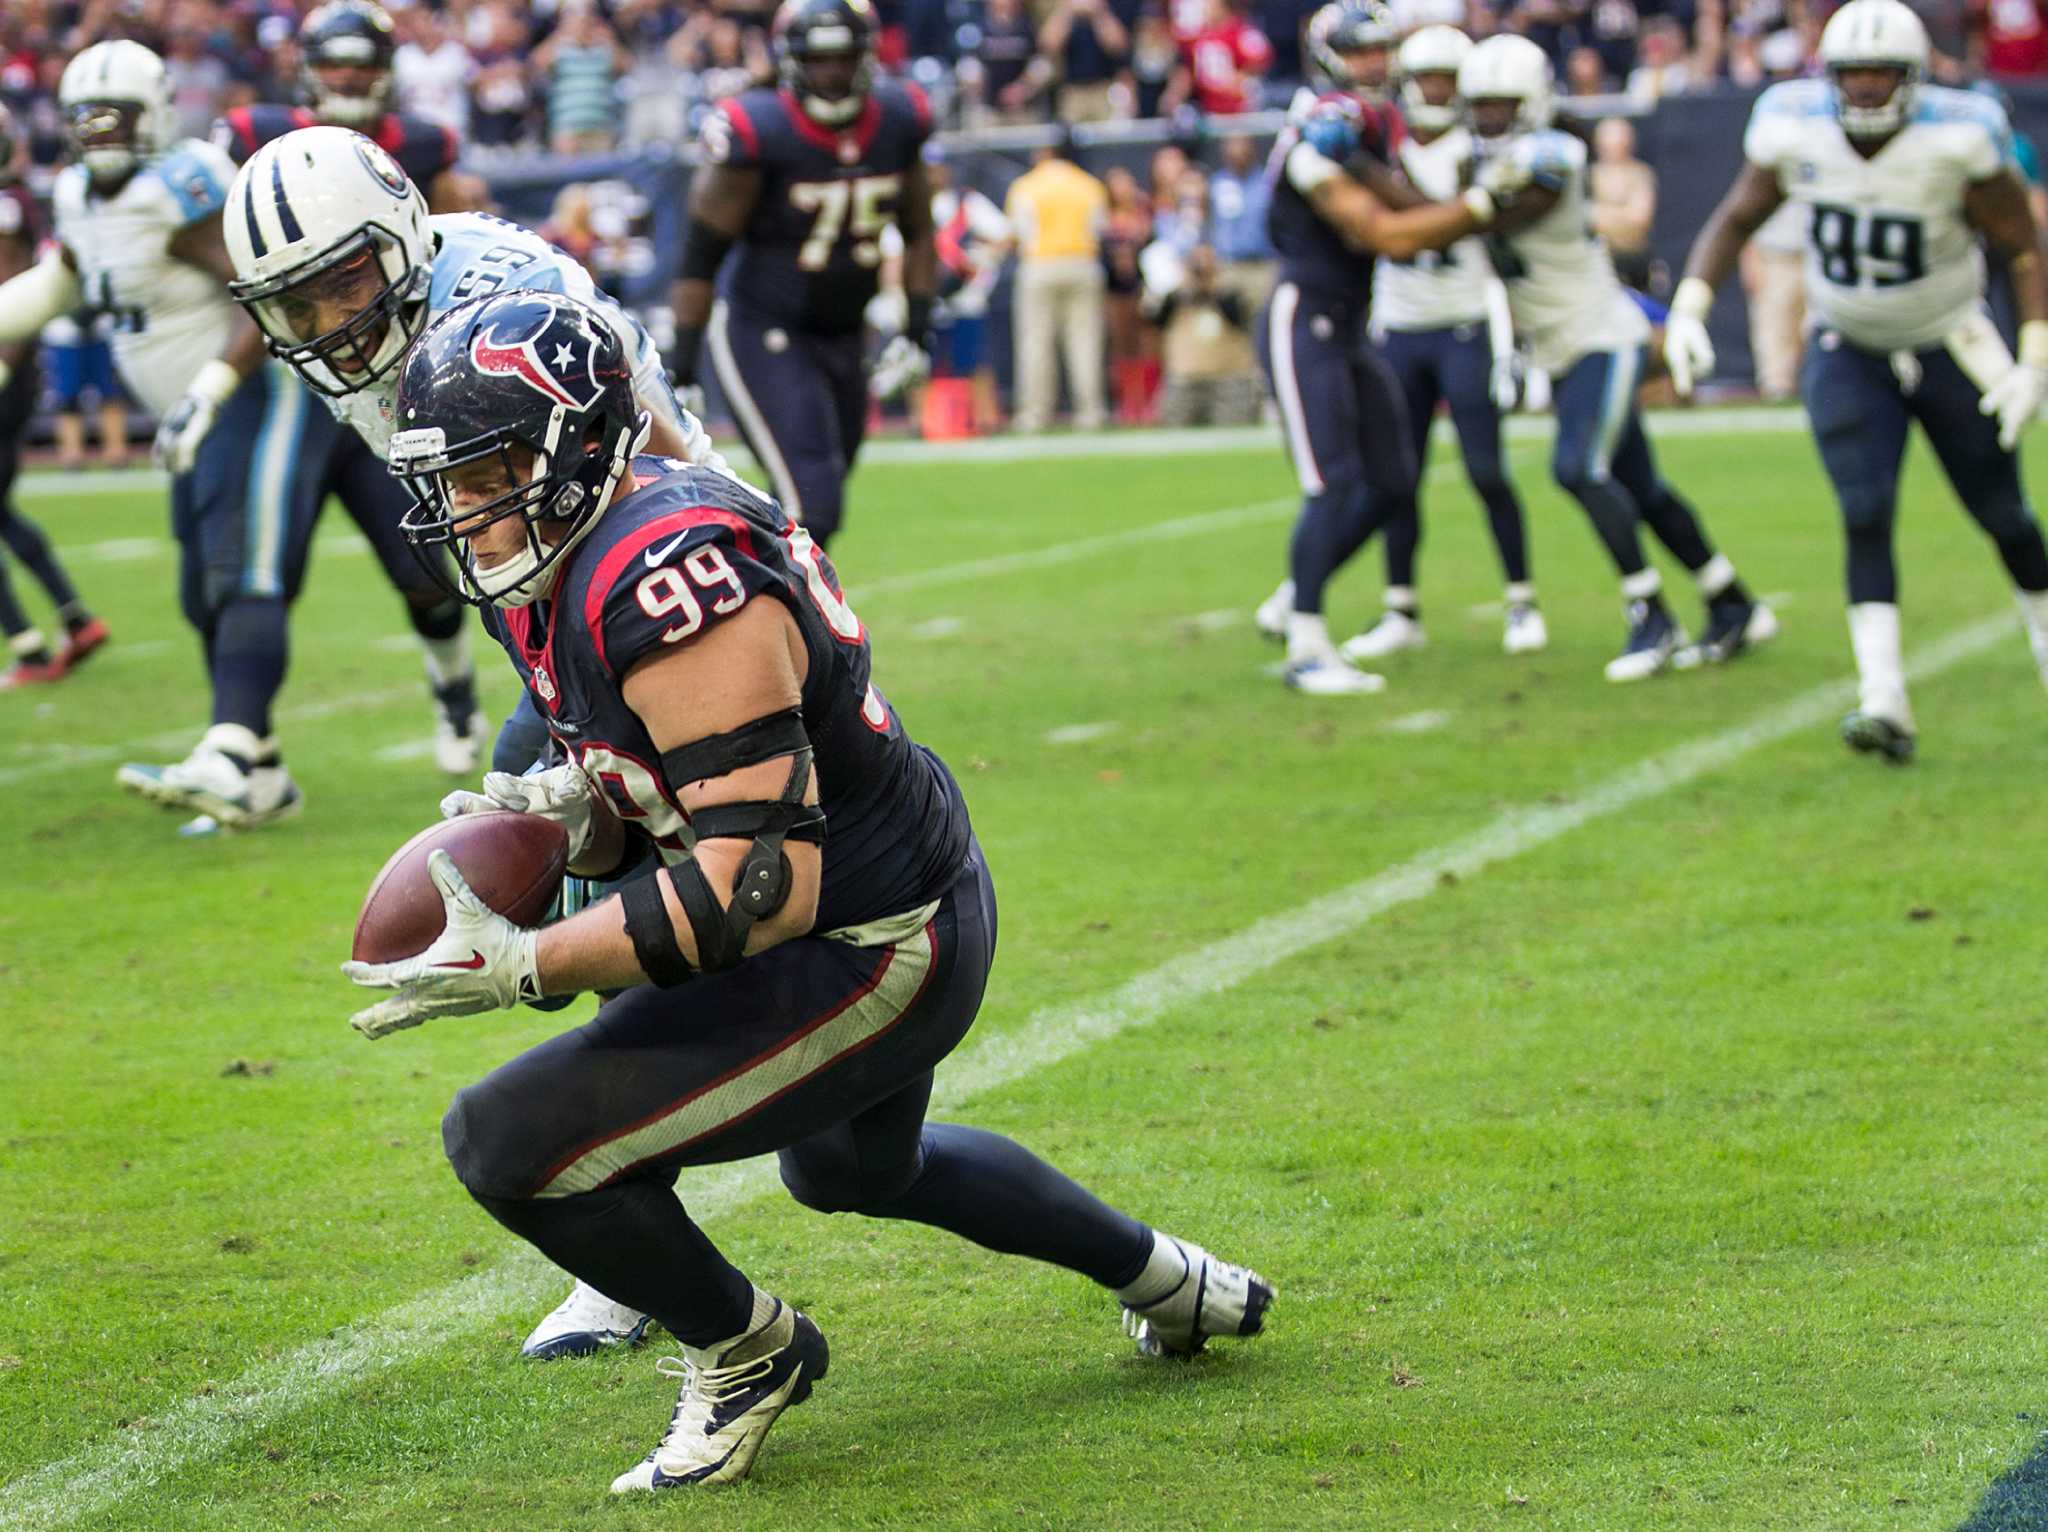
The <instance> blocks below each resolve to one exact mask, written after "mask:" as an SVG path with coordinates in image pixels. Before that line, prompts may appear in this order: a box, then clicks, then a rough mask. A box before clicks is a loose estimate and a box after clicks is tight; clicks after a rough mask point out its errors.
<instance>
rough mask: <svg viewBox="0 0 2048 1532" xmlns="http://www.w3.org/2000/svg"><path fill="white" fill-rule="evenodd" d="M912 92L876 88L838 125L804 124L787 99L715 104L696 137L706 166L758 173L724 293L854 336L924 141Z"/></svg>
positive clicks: (922, 104) (921, 105) (926, 124)
mask: <svg viewBox="0 0 2048 1532" xmlns="http://www.w3.org/2000/svg"><path fill="white" fill-rule="evenodd" d="M931 131H932V114H931V107H930V106H929V105H928V104H927V103H926V101H925V98H924V93H923V92H922V91H920V90H919V89H918V88H917V87H916V86H914V85H906V84H901V83H898V82H895V81H882V82H879V83H877V84H876V85H875V87H874V89H873V90H872V91H871V92H869V94H868V98H867V104H866V105H865V106H864V107H863V108H862V110H861V113H860V115H859V116H858V117H856V118H854V120H853V121H852V122H850V123H848V124H847V125H846V126H845V127H843V128H839V129H836V130H835V129H832V128H827V127H823V126H821V125H820V124H818V123H816V122H813V121H812V120H811V119H810V118H809V117H807V116H805V115H804V111H803V108H802V107H801V106H800V105H799V104H798V102H797V99H796V97H794V96H793V95H791V94H790V93H789V92H788V91H786V90H750V91H747V92H745V93H743V94H742V95H739V96H735V97H731V98H729V99H727V100H725V101H721V102H720V103H719V104H718V108H717V110H715V111H713V112H711V113H710V114H709V115H708V116H706V118H705V119H704V125H703V127H702V128H701V129H700V130H699V137H700V140H701V144H702V148H703V151H704V158H705V160H706V161H707V162H708V163H710V164H713V165H726V166H730V167H731V168H733V169H735V170H758V171H759V172H760V173H761V195H760V200H759V201H757V202H756V203H755V204H754V213H753V217H752V218H751V219H750V220H749V221H748V223H747V227H746V229H745V230H744V231H743V232H742V233H741V235H740V239H739V249H738V250H737V251H736V252H735V253H734V255H733V258H732V261H731V263H730V264H729V265H728V266H727V268H726V273H725V287H724V296H725V297H726V299H727V300H728V301H729V302H731V303H733V304H734V305H736V306H737V307H739V308H741V309H744V310H746V311H747V312H748V313H750V314H753V315H755V316H757V317H759V318H762V319H766V320H769V321H772V322H773V323H776V324H781V325H787V326H789V327H790V328H792V329H797V330H809V331H812V332H814V333H816V334H821V335H843V334H847V333H849V332H852V331H856V330H858V329H860V328H861V323H862V319H863V316H864V314H865V313H866V310H867V305H868V300H869V299H871V298H873V297H874V296H875V289H876V287H877V286H878V284H879V281H880V275H881V264H882V244H881V240H882V231H883V230H884V229H886V228H887V227H888V226H889V225H890V224H892V223H894V222H895V221H896V211H897V205H898V202H899V201H900V199H901V198H902V195H903V181H904V177H905V175H906V174H907V173H908V172H909V171H910V170H911V169H912V167H914V166H916V165H917V164H918V156H919V151H920V150H921V149H922V148H923V146H924V141H925V140H926V139H927V138H929V137H930V136H931Z"/></svg>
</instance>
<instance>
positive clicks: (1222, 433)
mask: <svg viewBox="0 0 2048 1532" xmlns="http://www.w3.org/2000/svg"><path fill="white" fill-rule="evenodd" d="M1645 418H1646V419H1647V420H1648V421H1649V425H1650V434H1651V435H1652V436H1653V437H1654V436H1713V435H1717V434H1719V433H1722V432H1726V433H1727V434H1728V435H1730V436H1755V435H1767V436H1770V435H1781V434H1785V433H1788V432H1795V431H1804V430H1805V429H1806V412H1805V411H1804V410H1801V409H1799V408H1798V407H1797V406H1796V405H1731V406H1729V407H1727V408H1725V409H1724V408H1719V407H1711V408H1706V409H1682V410H1649V411H1646V412H1645ZM1556 429H1557V423H1556V421H1555V420H1554V419H1553V418H1552V417H1550V416H1548V415H1515V416H1511V417H1510V418H1509V419H1508V422H1507V435H1508V438H1509V440H1511V441H1520V440H1530V441H1535V440H1548V439H1549V438H1550V437H1551V435H1552V434H1553V433H1554V432H1555V431H1556ZM1432 439H1433V440H1444V441H1448V440H1450V439H1451V427H1450V422H1448V421H1446V420H1439V421H1437V423H1436V427H1435V432H1434V435H1433V437H1432ZM1279 442H1280V427H1279V426H1278V425H1270V426H1204V427H1200V428H1197V429H1190V430H1143V431H1128V430H1120V431H1102V432H1087V431H1079V432H1074V433H1072V434H1070V435H1063V436H986V437H978V438H974V439H971V440H968V441H951V442H925V441H910V440H888V441H872V442H869V443H867V444H866V445H864V446H863V447H862V448H861V452H860V460H861V461H862V462H863V463H902V464H909V465H912V466H918V467H922V466H925V465H928V464H941V465H943V464H947V463H1036V462H1045V461H1048V460H1051V459H1056V458H1095V457H1185V456H1188V455H1190V454H1193V453H1210V452H1245V451H1250V450H1255V449H1257V448H1260V447H1272V446H1277V445H1278V444H1279ZM719 451H721V452H723V453H724V454H725V455H726V457H727V459H728V460H729V461H731V462H732V463H734V464H735V465H745V464H748V463H751V462H752V461H753V459H752V456H751V454H749V453H748V452H747V451H746V449H745V448H743V447H741V446H740V445H739V444H738V443H737V442H731V443H728V444H727V445H725V446H722V447H720V448H719ZM169 485H170V480H169V479H168V478H166V477H165V476H164V475H163V474H161V473H158V472H157V471H156V470H155V469H153V468H124V469H120V470H118V471H116V470H113V469H106V468H93V469H86V470H84V471H83V472H80V473H66V472H64V471H63V470H62V469H54V468H39V469H36V470H34V471H33V472H30V473H25V474H23V475H22V476H21V478H20V479H19V480H18V481H17V483H16V485H15V491H16V493H17V494H22V495H26V496H29V497H31V498H40V499H46V500H58V499H63V498H65V497H67V496H72V495H98V494H105V493H106V492H107V491H109V490H149V489H156V490H161V489H166V488H168V487H169Z"/></svg>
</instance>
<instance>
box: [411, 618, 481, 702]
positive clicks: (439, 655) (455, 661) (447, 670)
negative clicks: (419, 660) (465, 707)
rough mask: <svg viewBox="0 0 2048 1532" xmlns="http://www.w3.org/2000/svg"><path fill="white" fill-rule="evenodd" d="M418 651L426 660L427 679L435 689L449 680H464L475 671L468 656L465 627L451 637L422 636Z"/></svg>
mask: <svg viewBox="0 0 2048 1532" xmlns="http://www.w3.org/2000/svg"><path fill="white" fill-rule="evenodd" d="M420 651H421V654H422V656H423V657H424V658H425V660H426V662H427V679H428V680H429V681H430V682H432V683H433V685H434V686H435V688H436V689H439V688H440V687H443V686H446V685H447V684H448V683H449V682H451V681H466V680H468V679H469V678H470V676H471V675H472V674H473V673H474V672H475V669H476V667H475V666H474V665H473V664H471V663H470V658H469V633H468V630H467V629H464V630H462V631H460V632H458V633H457V634H456V635H455V636H454V637H453V638H423V639H421V640H420Z"/></svg>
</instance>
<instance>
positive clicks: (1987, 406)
mask: <svg viewBox="0 0 2048 1532" xmlns="http://www.w3.org/2000/svg"><path fill="white" fill-rule="evenodd" d="M2019 349H2020V358H2019V360H2018V361H2017V362H2015V363H2014V364H2013V366H2012V368H2011V370H2010V371H2008V372H2007V373H2006V374H2005V376H2004V377H2002V378H2000V379H1999V380H1998V381H1997V382H1996V383H1993V384H1992V385H1991V386H1990V387H1989V388H1987V389H1985V390H1984V397H1983V398H1982V399H1981V400H1979V401H1978V404H1977V408H1978V409H1979V410H1980V411H1982V412H1983V413H1984V414H1986V415H1996V416H1997V417H1998V445H1999V446H2001V447H2003V448H2004V449H2005V450H2006V451H2007V452H2010V451H2012V450H2013V448H2015V447H2017V446H2018V445H2019V444H2020V433H2021V432H2022V431H2024V430H2026V428H2027V426H2028V424H2029V423H2030V422H2031V421H2032V420H2033V418H2034V417H2035V416H2036V415H2038V414H2040V413H2041V405H2042V404H2043V403H2044V402H2048V321H2042V320H2038V319H2036V320H2030V321H2029V322H2028V323H2026V324H2023V325H2021V326H2020V348H2019Z"/></svg>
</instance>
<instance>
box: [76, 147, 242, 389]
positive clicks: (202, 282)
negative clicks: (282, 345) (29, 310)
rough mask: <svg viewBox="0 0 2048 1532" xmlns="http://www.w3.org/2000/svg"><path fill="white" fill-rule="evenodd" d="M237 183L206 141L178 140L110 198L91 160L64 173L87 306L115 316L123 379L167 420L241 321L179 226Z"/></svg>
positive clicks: (204, 214) (212, 206)
mask: <svg viewBox="0 0 2048 1532" xmlns="http://www.w3.org/2000/svg"><path fill="white" fill-rule="evenodd" d="M234 179H235V166H234V162H233V161H232V160H230V159H229V158H228V157H227V156H226V155H225V154H223V153H222V152H221V151H220V150H219V149H217V148H216V147H214V146H213V145H212V144H210V143H208V142H206V141H205V140H204V139H199V138H188V139H184V140H182V141H181V142H179V143H176V144H173V145H172V146H171V147H170V148H168V149H166V150H165V151H164V152H163V153H162V154H160V155H158V156H156V158H154V159H152V160H150V161H149V162H148V163H146V164H144V165H143V166H141V168H139V169H138V170H137V171H136V172H135V173H134V174H133V175H131V176H130V177H129V178H128V180H127V182H126V184H124V185H123V186H122V187H121V189H120V190H119V191H117V192H115V193H114V195H113V196H111V197H100V196H95V195H94V194H93V192H92V189H91V184H90V182H89V181H88V179H87V176H86V170H85V167H84V166H83V165H71V166H67V167H66V168H65V169H64V170H63V171H62V172H61V173H60V174H59V175H58V177H57V185H56V190H55V193H54V197H53V203H54V211H55V214H56V227H57V240H58V242H59V243H60V244H62V245H63V246H64V248H65V249H66V250H68V251H70V252H71V259H72V262H73V264H74V265H75V266H76V267H77V269H78V285H79V289H80V290H81V291H82V292H83V293H84V294H85V301H86V303H87V304H88V305H90V306H91V307H93V308H95V309H98V310H101V311H102V312H104V313H106V314H107V315H108V316H109V317H110V320H111V323H112V328H113V334H112V337H111V338H112V343H113V349H114V362H115V365H117V366H118V367H119V368H120V369H121V381H122V382H123V383H124V384H126V385H127V388H128V391H129V394H130V395H131V397H133V398H134V399H135V400H136V401H137V402H138V403H140V404H141V405H142V406H143V407H144V408H145V409H147V410H148V411H149V412H150V413H151V414H153V415H156V416H158V417H159V418H161V417H162V416H163V415H164V414H165V413H166V412H168V411H169V410H170V408H171V406H173V405H174V404H176V403H177V402H178V401H179V400H180V399H182V398H183V397H184V395H185V390H186V388H187V387H188V386H189V385H190V384H191V382H192V379H193V377H194V375H196V374H197V373H198V371H199V369H200V368H201V367H203V366H204V365H205V364H206V363H207V362H208V361H209V360H210V359H212V358H213V357H217V356H219V355H220V353H221V348H222V347H223V346H224V345H226V344H227V339H228V334H229V331H230V330H231V328H232V327H233V324H234V320H235V305H234V302H233V300H232V299H230V298H229V297H228V293H227V289H226V288H225V287H224V286H222V285H221V281H220V278H218V277H216V276H214V275H213V274H212V273H210V272H206V271H202V270H200V269H199V268H198V267H197V266H194V265H192V264H191V263H190V262H189V261H181V260H179V259H178V258H177V257H176V256H174V255H172V254H171V252H170V244H171V239H172V237H173V236H174V235H176V234H177V232H178V231H179V230H180V229H183V228H186V227H188V226H189V225H191V224H195V223H198V222H200V221H201V220H202V219H206V218H210V217H212V216H213V215H214V214H216V213H218V212H219V211H220V210H221V207H222V205H223V204H224V203H225V202H226V200H227V191H228V187H229V186H230V185H232V184H233V183H234Z"/></svg>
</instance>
